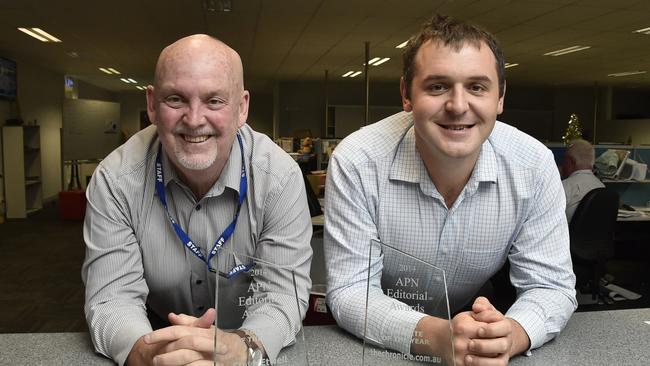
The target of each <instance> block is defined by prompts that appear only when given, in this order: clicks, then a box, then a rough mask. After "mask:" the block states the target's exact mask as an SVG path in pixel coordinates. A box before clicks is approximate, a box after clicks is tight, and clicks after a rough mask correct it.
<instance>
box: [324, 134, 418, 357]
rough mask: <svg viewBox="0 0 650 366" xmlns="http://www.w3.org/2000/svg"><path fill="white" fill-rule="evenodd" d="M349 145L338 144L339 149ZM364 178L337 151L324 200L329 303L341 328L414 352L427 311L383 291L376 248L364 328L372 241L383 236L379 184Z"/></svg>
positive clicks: (379, 259) (330, 170) (342, 149)
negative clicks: (376, 201)
mask: <svg viewBox="0 0 650 366" xmlns="http://www.w3.org/2000/svg"><path fill="white" fill-rule="evenodd" d="M345 149H346V145H344V144H342V145H339V146H338V147H337V150H338V153H340V152H342V151H344V150H345ZM370 181H372V179H368V180H366V181H364V183H366V184H368V186H364V185H363V183H362V181H361V179H360V176H359V172H358V170H357V169H356V167H354V166H353V164H352V163H351V162H349V161H347V160H346V159H345V158H344V157H341V156H340V155H339V154H337V151H335V152H334V154H333V156H332V158H331V159H330V164H329V170H328V175H327V183H326V185H325V186H326V190H325V196H326V202H325V221H326V225H325V237H324V243H323V244H324V249H325V261H326V269H327V286H328V288H327V302H328V305H329V306H330V309H331V310H332V313H333V316H334V318H335V319H336V321H337V323H338V324H339V326H341V327H342V328H344V329H346V330H347V331H349V332H350V333H352V334H354V335H356V336H357V337H360V338H363V337H364V334H365V336H366V339H367V340H369V341H371V342H372V343H374V344H377V345H379V346H382V347H384V348H390V349H394V350H398V351H400V352H403V353H409V352H410V347H411V338H412V335H413V333H414V330H415V327H416V325H417V323H418V321H419V320H420V319H421V318H422V317H423V316H424V314H422V313H418V312H416V311H413V310H410V309H405V305H404V304H403V303H401V302H399V301H397V300H395V299H392V298H390V297H388V296H386V295H384V293H383V292H382V290H381V283H380V280H381V271H382V268H383V265H382V257H381V256H380V253H379V250H377V251H373V256H372V259H371V264H370V265H371V280H370V296H369V298H368V329H367V332H366V329H365V318H366V293H367V291H366V289H367V283H368V282H367V281H368V255H369V254H370V240H371V239H378V236H379V235H378V232H377V228H376V225H375V219H374V218H373V215H372V212H374V208H373V207H372V205H373V203H372V200H373V197H376V192H377V191H376V187H374V186H372V184H373V183H368V182H370Z"/></svg>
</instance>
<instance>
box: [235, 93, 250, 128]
mask: <svg viewBox="0 0 650 366" xmlns="http://www.w3.org/2000/svg"><path fill="white" fill-rule="evenodd" d="M250 99H251V95H250V93H249V92H248V90H244V92H243V93H242V96H241V98H240V100H239V120H238V121H237V122H238V123H237V128H240V127H241V126H243V125H244V123H246V121H247V120H248V105H249V103H250Z"/></svg>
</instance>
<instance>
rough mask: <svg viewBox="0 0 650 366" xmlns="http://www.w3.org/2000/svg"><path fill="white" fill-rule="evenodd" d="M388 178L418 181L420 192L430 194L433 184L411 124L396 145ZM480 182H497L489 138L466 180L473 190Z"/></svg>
mask: <svg viewBox="0 0 650 366" xmlns="http://www.w3.org/2000/svg"><path fill="white" fill-rule="evenodd" d="M389 179H391V180H400V181H404V182H410V183H418V184H419V185H420V189H421V190H422V192H424V193H426V194H431V192H434V191H435V186H434V185H433V182H432V181H431V178H430V177H429V173H428V172H427V170H426V167H425V166H424V162H423V161H422V158H421V157H420V154H419V153H418V151H417V148H416V147H415V129H414V128H413V126H411V127H410V128H409V129H408V131H407V132H406V134H404V136H403V138H402V140H401V141H400V143H399V145H398V146H397V150H396V152H395V157H394V158H393V161H392V163H391V166H390V173H389ZM480 182H492V183H496V182H497V158H496V153H495V152H494V149H493V148H492V144H491V143H490V140H489V139H487V140H485V142H483V145H482V146H481V152H480V153H479V157H478V161H477V162H476V165H475V166H474V170H473V171H472V175H471V176H470V179H469V181H468V182H467V186H468V188H470V190H471V191H474V190H476V189H477V188H478V184H479V183H480Z"/></svg>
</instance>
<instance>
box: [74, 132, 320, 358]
mask: <svg viewBox="0 0 650 366" xmlns="http://www.w3.org/2000/svg"><path fill="white" fill-rule="evenodd" d="M239 133H240V134H241V137H242V140H243V146H244V160H245V161H244V164H245V167H246V173H247V182H248V191H247V194H246V199H245V201H244V203H243V205H242V207H241V212H240V214H239V218H238V220H237V225H236V228H235V231H234V233H233V235H232V237H231V238H230V239H229V240H228V241H227V242H226V244H225V246H224V248H227V249H228V251H230V252H231V254H232V253H235V252H236V253H240V255H239V256H237V255H234V254H233V255H218V256H217V259H218V266H217V267H218V269H219V270H220V271H223V272H227V271H228V270H230V269H231V268H233V267H234V266H235V265H237V264H250V263H244V262H247V261H249V262H250V261H251V260H250V258H259V259H263V260H264V261H268V262H270V263H273V264H276V265H278V266H285V267H287V268H289V269H291V270H292V272H293V273H294V274H295V284H296V287H297V288H296V292H297V294H298V299H296V297H295V293H294V282H293V278H292V275H287V274H286V273H285V274H282V273H280V272H279V271H267V272H266V273H265V274H262V275H261V277H260V278H258V280H259V283H263V284H264V286H257V291H256V295H255V296H257V299H256V300H254V301H250V302H249V303H247V304H250V307H249V308H248V309H247V312H246V313H247V314H248V316H247V317H246V318H245V320H244V321H243V324H242V325H241V327H242V328H245V329H249V330H251V331H252V332H254V333H255V335H257V337H258V338H259V339H260V341H261V342H262V343H263V345H264V347H265V349H266V351H267V354H268V356H269V358H270V359H271V361H274V360H275V358H276V357H277V355H278V353H279V351H280V349H281V348H282V347H284V346H286V345H288V344H290V343H291V342H292V341H293V340H294V339H295V334H296V333H297V331H298V330H299V329H300V324H301V321H302V317H301V314H305V310H306V308H307V303H308V296H309V289H310V287H311V280H310V279H309V270H310V265H311V257H312V250H311V246H310V239H311V234H312V227H311V221H310V216H309V209H308V206H307V201H306V195H305V189H304V181H303V178H302V173H301V172H300V169H299V167H298V165H297V164H296V163H295V162H294V161H293V159H292V158H291V157H290V156H289V155H287V154H286V153H285V152H284V151H282V150H281V149H280V148H279V147H278V146H276V145H275V144H274V143H273V142H272V141H271V140H270V139H269V138H268V137H266V136H265V135H263V134H260V133H257V132H255V131H253V130H252V129H251V128H250V127H249V126H248V125H244V126H243V127H242V128H240V130H239ZM159 146H160V142H159V139H158V135H157V133H156V129H155V127H154V126H150V127H148V128H146V129H144V130H142V131H140V132H139V133H137V134H136V135H135V136H133V137H132V138H131V139H129V140H128V141H127V142H126V143H125V144H124V145H122V146H120V147H119V148H118V149H116V150H115V151H113V152H112V153H111V154H110V155H109V156H108V157H107V158H106V159H104V160H103V161H102V162H101V164H99V166H98V168H97V170H96V171H95V173H94V174H93V177H92V180H91V182H90V184H89V186H88V189H87V193H86V196H87V199H88V205H87V210H86V219H85V223H84V240H85V242H86V259H85V261H84V264H83V268H82V278H83V281H84V283H85V285H86V305H85V313H86V319H87V321H88V325H89V328H90V333H91V337H92V340H93V343H94V345H95V348H96V349H97V351H98V352H100V353H102V354H104V355H106V356H108V357H111V358H112V359H113V360H115V361H116V362H118V363H119V364H120V365H121V364H123V363H124V361H125V360H126V357H127V356H128V353H129V351H130V350H131V348H132V347H133V344H134V343H135V341H136V340H137V339H138V338H139V337H141V336H142V335H144V334H146V333H148V332H150V331H151V330H152V328H151V325H150V323H149V321H148V319H147V310H146V306H145V304H146V305H148V307H149V309H150V310H151V311H153V312H154V313H155V314H156V315H157V316H158V317H160V318H162V319H167V314H168V313H169V312H175V313H185V314H191V315H195V316H200V315H201V314H202V313H203V312H204V311H205V310H207V309H208V308H209V307H214V306H215V275H214V274H213V273H211V272H209V271H208V269H207V266H206V264H205V263H204V262H203V261H201V260H200V259H198V258H197V257H196V256H194V254H193V253H191V252H190V251H189V250H188V249H186V248H185V247H184V246H183V244H182V242H181V241H180V239H179V238H178V237H177V235H176V234H175V232H174V229H173V228H172V226H171V224H170V221H169V219H168V217H167V214H166V213H165V210H164V208H163V206H162V204H161V203H160V201H159V199H158V196H157V194H156V190H155V178H156V177H155V158H156V153H157V152H158V147H159ZM162 164H163V168H164V173H165V180H164V184H165V192H166V197H167V204H168V207H169V213H170V214H171V216H172V217H174V218H175V219H176V220H177V222H178V223H179V224H180V226H181V228H183V230H185V231H186V232H187V234H188V235H189V237H190V238H191V239H192V240H193V242H194V243H195V244H197V245H198V246H200V247H201V250H202V251H203V253H204V254H207V253H209V252H210V250H211V249H212V246H213V244H214V242H215V241H216V240H217V238H218V236H219V235H221V233H222V232H223V231H224V229H225V228H226V226H227V225H228V224H230V222H231V221H232V220H233V218H234V214H235V210H236V206H237V198H238V195H239V183H240V176H241V165H242V161H241V153H240V146H239V143H238V142H237V140H235V143H234V144H233V147H232V150H231V153H230V158H229V160H228V162H227V163H226V166H225V167H224V169H223V171H222V173H221V176H220V177H219V179H218V180H217V182H216V183H215V184H214V186H213V187H212V188H211V189H210V190H209V191H208V193H207V194H206V195H205V196H204V197H203V198H201V199H200V200H198V201H197V200H196V198H195V197H194V194H193V193H192V191H191V190H190V189H189V188H188V187H187V186H186V185H185V184H184V183H183V182H182V181H181V180H180V178H179V176H178V175H177V174H176V173H175V171H174V169H173V166H172V165H171V163H170V162H169V160H168V159H167V156H166V155H165V154H164V153H163V159H162ZM224 253H225V252H224ZM287 294H288V295H287ZM220 295H221V292H220ZM270 298H273V299H274V300H273V301H267V300H268V299H270ZM260 299H261V300H260ZM220 303H221V301H220ZM218 311H219V309H218Z"/></svg>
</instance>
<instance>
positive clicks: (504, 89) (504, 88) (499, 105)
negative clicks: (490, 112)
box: [497, 80, 506, 116]
mask: <svg viewBox="0 0 650 366" xmlns="http://www.w3.org/2000/svg"><path fill="white" fill-rule="evenodd" d="M505 98H506V81H505V80H504V81H503V95H502V96H501V97H499V102H498V105H497V116H498V115H500V114H501V113H503V102H504V100H505Z"/></svg>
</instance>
